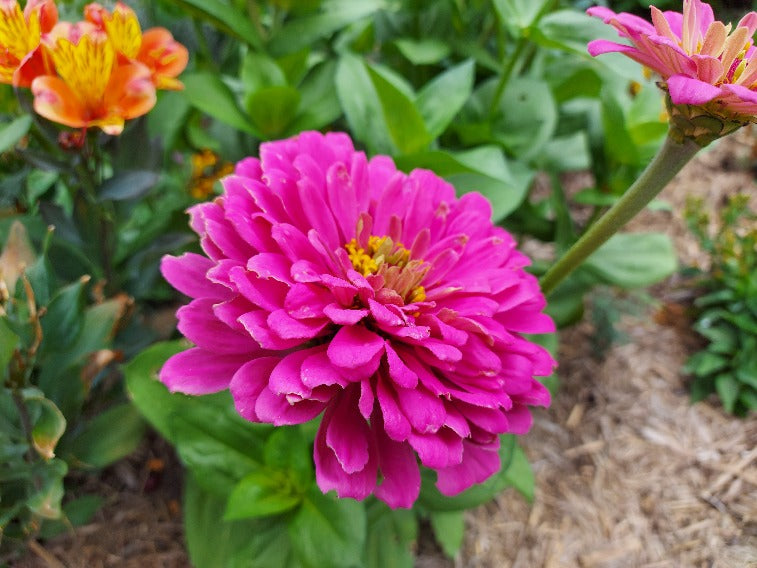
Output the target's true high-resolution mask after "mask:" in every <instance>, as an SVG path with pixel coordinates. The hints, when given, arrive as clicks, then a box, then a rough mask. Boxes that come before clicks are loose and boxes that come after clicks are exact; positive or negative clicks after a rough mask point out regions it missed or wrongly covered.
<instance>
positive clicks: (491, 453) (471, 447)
mask: <svg viewBox="0 0 757 568" xmlns="http://www.w3.org/2000/svg"><path fill="white" fill-rule="evenodd" d="M463 447H464V449H463V459H462V461H461V462H460V463H459V464H456V465H453V466H450V467H445V468H440V469H437V481H436V487H437V488H438V489H439V492H440V493H441V494H442V495H447V496H452V495H457V494H458V493H460V492H461V491H465V490H466V489H468V488H469V487H471V486H472V485H475V484H476V483H482V482H484V481H486V480H487V479H488V478H489V477H491V476H492V475H493V474H495V473H496V472H497V471H499V467H500V461H499V452H498V449H499V439H497V442H496V443H495V444H492V445H490V446H481V445H478V444H475V443H472V442H468V441H465V442H463Z"/></svg>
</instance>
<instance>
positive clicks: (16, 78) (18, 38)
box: [0, 0, 58, 87]
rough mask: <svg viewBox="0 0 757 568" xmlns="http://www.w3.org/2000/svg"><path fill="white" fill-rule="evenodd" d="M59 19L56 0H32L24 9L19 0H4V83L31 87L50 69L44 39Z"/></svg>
mask: <svg viewBox="0 0 757 568" xmlns="http://www.w3.org/2000/svg"><path fill="white" fill-rule="evenodd" d="M57 21H58V9H57V7H56V6H55V2H54V1H53V0H29V1H28V2H27V3H26V7H25V8H24V11H23V12H22V11H21V8H20V6H19V5H18V2H16V0H0V83H7V84H13V85H15V86H17V87H28V86H29V85H30V84H31V81H32V79H33V78H34V77H35V76H36V75H39V74H43V73H46V72H48V71H49V69H50V65H51V62H50V60H49V58H48V57H47V55H46V53H45V52H44V50H43V48H42V47H41V46H40V40H41V37H42V34H44V33H47V32H49V31H50V30H51V29H52V28H53V26H54V25H55V23H56V22H57Z"/></svg>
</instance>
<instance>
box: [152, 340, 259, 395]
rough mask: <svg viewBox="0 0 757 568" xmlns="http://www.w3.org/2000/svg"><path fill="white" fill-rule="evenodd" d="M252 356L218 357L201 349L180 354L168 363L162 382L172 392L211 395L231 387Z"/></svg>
mask: <svg viewBox="0 0 757 568" xmlns="http://www.w3.org/2000/svg"><path fill="white" fill-rule="evenodd" d="M248 360H249V355H247V354H241V355H218V354H216V353H213V352H211V351H206V350H205V349H200V348H199V347H194V348H192V349H188V350H186V351H182V352H181V353H177V354H176V355H174V356H173V357H171V358H170V359H168V361H166V362H165V364H164V365H163V368H162V369H161V370H160V374H159V377H160V380H161V382H163V384H165V385H166V386H167V387H168V390H170V391H171V392H177V391H178V392H183V393H185V394H210V393H213V392H218V391H221V390H224V389H226V388H228V387H229V383H230V382H231V378H232V377H233V376H234V373H236V372H237V370H239V368H240V367H241V366H242V365H243V364H244V363H246V362H247V361H248Z"/></svg>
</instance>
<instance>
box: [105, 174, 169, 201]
mask: <svg viewBox="0 0 757 568" xmlns="http://www.w3.org/2000/svg"><path fill="white" fill-rule="evenodd" d="M159 177H160V176H158V174H156V173H155V172H148V171H144V170H141V171H130V172H119V173H118V174H116V175H115V176H113V177H112V178H110V179H108V180H106V181H105V183H103V184H102V185H101V186H100V191H99V194H98V196H97V199H98V201H101V202H102V201H108V200H112V201H124V200H128V199H139V198H140V197H142V196H144V195H147V193H148V192H149V191H150V190H151V189H152V188H153V186H154V185H155V184H156V183H157V182H158V178H159Z"/></svg>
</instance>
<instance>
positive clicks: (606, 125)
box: [600, 88, 639, 164]
mask: <svg viewBox="0 0 757 568" xmlns="http://www.w3.org/2000/svg"><path fill="white" fill-rule="evenodd" d="M600 99H601V101H602V127H603V132H604V134H605V152H606V153H607V155H608V157H609V158H610V159H612V160H613V161H615V162H617V163H618V164H638V163H639V150H638V146H636V144H635V143H634V141H633V139H632V138H631V134H630V133H629V132H628V129H627V127H626V117H625V115H624V113H623V108H622V107H621V105H620V102H619V101H618V100H617V99H616V98H615V97H614V96H613V94H612V92H611V91H610V89H609V88H604V89H602V92H601V95H600Z"/></svg>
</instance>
